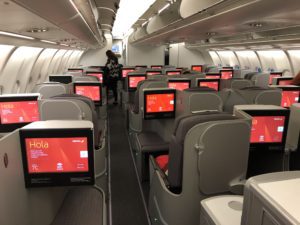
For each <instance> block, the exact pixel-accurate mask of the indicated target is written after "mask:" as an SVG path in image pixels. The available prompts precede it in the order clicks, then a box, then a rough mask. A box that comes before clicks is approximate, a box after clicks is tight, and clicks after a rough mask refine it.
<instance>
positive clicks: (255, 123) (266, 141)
mask: <svg viewBox="0 0 300 225" xmlns="http://www.w3.org/2000/svg"><path fill="white" fill-rule="evenodd" d="M245 112H246V113H247V114H249V115H250V116H251V117H252V128H251V137H250V147H251V148H255V149H264V148H267V149H272V150H284V147H285V140H286V135H287V128H288V121H289V113H290V111H289V110H288V109H276V110H273V109H272V110H271V109H270V110H245Z"/></svg>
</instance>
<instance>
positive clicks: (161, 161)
mask: <svg viewBox="0 0 300 225" xmlns="http://www.w3.org/2000/svg"><path fill="white" fill-rule="evenodd" d="M155 161H156V163H157V165H158V167H159V168H160V169H161V170H162V171H163V172H166V171H167V170H168V163H169V155H160V156H158V157H156V158H155Z"/></svg>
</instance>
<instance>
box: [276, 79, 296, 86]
mask: <svg viewBox="0 0 300 225" xmlns="http://www.w3.org/2000/svg"><path fill="white" fill-rule="evenodd" d="M292 81H293V80H292V79H290V80H280V81H279V82H278V85H291V84H292Z"/></svg>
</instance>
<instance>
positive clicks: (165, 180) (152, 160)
mask: <svg viewBox="0 0 300 225" xmlns="http://www.w3.org/2000/svg"><path fill="white" fill-rule="evenodd" d="M149 161H150V164H151V165H152V168H153V169H154V170H155V171H158V173H159V175H160V177H161V179H162V180H163V182H164V184H165V186H166V187H167V188H168V189H170V183H169V180H168V176H167V175H166V174H165V173H164V172H163V171H162V170H161V169H160V168H159V166H158V165H157V163H156V160H155V158H154V157H153V156H152V155H150V156H149Z"/></svg>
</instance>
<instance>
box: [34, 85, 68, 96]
mask: <svg viewBox="0 0 300 225" xmlns="http://www.w3.org/2000/svg"><path fill="white" fill-rule="evenodd" d="M69 89H70V88H69V86H68V85H66V84H61V83H57V82H46V83H42V84H37V85H35V87H34V88H33V90H32V93H40V94H41V98H42V99H47V98H50V97H52V96H55V95H60V94H67V93H69Z"/></svg>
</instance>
